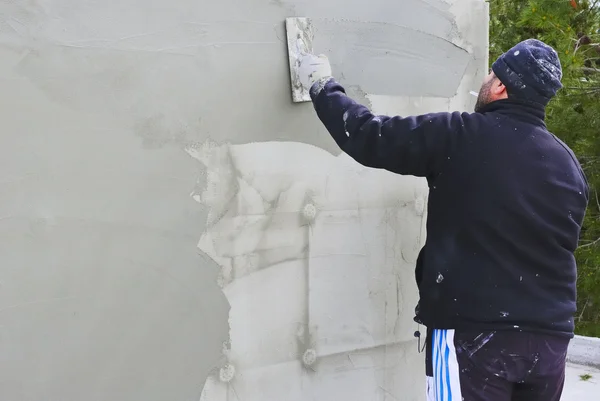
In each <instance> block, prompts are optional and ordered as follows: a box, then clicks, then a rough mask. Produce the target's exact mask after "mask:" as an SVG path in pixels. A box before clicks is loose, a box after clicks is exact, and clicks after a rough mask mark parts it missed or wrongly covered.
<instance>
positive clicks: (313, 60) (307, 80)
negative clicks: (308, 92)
mask: <svg viewBox="0 0 600 401" xmlns="http://www.w3.org/2000/svg"><path fill="white" fill-rule="evenodd" d="M298 78H299V79H300V83H301V84H302V85H303V86H304V87H305V88H306V89H311V87H312V86H313V85H314V84H315V82H319V81H324V80H327V79H328V78H331V65H330V64H329V59H328V58H327V56H325V55H323V54H321V55H319V56H315V55H314V54H308V53H307V54H304V55H303V56H302V58H300V66H299V67H298Z"/></svg>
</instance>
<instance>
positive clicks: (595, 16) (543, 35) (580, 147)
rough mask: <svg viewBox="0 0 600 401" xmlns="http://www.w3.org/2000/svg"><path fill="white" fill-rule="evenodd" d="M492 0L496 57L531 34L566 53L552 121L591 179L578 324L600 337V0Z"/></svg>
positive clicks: (580, 252)
mask: <svg viewBox="0 0 600 401" xmlns="http://www.w3.org/2000/svg"><path fill="white" fill-rule="evenodd" d="M488 1H489V4H490V60H491V61H493V60H495V59H496V58H497V57H498V56H499V55H500V54H502V53H504V52H505V51H507V50H508V49H510V48H511V47H512V46H514V45H515V44H516V43H518V42H520V41H522V40H525V39H529V38H535V39H539V40H541V41H543V42H545V43H547V44H549V45H551V46H552V47H554V48H555V49H556V50H557V52H558V54H559V56H560V60H561V64H562V66H563V85H564V89H563V90H561V91H560V92H559V94H558V96H557V97H556V98H555V99H554V100H552V102H551V103H550V104H549V106H548V109H547V120H546V122H547V125H548V129H549V130H550V131H551V132H553V133H554V134H556V135H557V136H558V137H559V138H561V139H562V140H563V141H565V142H566V143H567V144H568V145H569V146H570V147H571V148H572V149H573V150H574V152H575V154H576V155H577V157H578V159H579V161H580V163H581V165H582V166H583V169H584V171H585V173H586V175H587V178H588V181H589V184H590V205H589V207H588V211H587V214H586V218H585V221H584V227H583V230H582V233H581V238H580V247H579V249H578V251H577V254H576V256H577V261H578V268H579V277H578V283H577V287H578V309H579V310H578V313H577V316H576V321H575V323H576V331H577V332H578V333H579V334H583V335H592V336H598V337H600V194H599V192H600V0H593V1H590V0H488ZM548 202H552V199H548ZM565 213H568V211H565Z"/></svg>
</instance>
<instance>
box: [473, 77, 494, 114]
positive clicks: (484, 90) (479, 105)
mask: <svg viewBox="0 0 600 401" xmlns="http://www.w3.org/2000/svg"><path fill="white" fill-rule="evenodd" d="M493 83H494V81H493V80H490V81H489V82H485V83H484V84H483V85H481V89H480V90H479V94H478V95H477V102H476V103H475V112H476V113H479V112H480V111H481V110H482V109H483V108H484V107H485V106H487V105H488V104H490V103H491V102H492V100H491V96H490V92H491V88H492V84H493Z"/></svg>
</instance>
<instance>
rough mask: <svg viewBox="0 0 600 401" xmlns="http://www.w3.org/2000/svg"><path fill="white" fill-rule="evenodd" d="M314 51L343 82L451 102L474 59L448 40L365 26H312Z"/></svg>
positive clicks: (318, 22)
mask: <svg viewBox="0 0 600 401" xmlns="http://www.w3.org/2000/svg"><path fill="white" fill-rule="evenodd" d="M314 26H315V40H314V43H313V45H314V48H315V51H316V52H321V53H323V52H324V53H326V54H328V56H329V59H330V61H331V64H332V69H333V71H335V74H337V75H339V76H340V77H342V78H340V80H341V81H342V83H347V84H350V85H357V84H359V83H360V86H361V88H362V90H364V91H365V92H367V93H373V94H378V95H395V96H430V97H452V96H454V95H455V94H456V92H457V89H458V87H459V85H460V83H461V80H462V78H463V75H464V73H465V70H466V68H467V66H468V64H469V61H470V60H471V55H470V54H469V53H468V52H467V51H466V50H464V49H462V48H460V47H458V46H457V45H455V44H453V43H452V42H450V41H449V40H447V39H445V38H442V37H438V36H434V35H430V34H427V33H423V32H420V31H417V30H414V29H409V28H406V27H402V26H398V25H394V24H388V23H379V22H361V21H338V20H324V19H318V20H315V21H314Z"/></svg>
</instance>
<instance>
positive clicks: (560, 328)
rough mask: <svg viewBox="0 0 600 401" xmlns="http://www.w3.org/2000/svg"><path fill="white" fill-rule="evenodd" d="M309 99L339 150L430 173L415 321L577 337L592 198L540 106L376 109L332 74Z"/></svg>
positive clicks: (402, 170)
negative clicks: (582, 244)
mask: <svg viewBox="0 0 600 401" xmlns="http://www.w3.org/2000/svg"><path fill="white" fill-rule="evenodd" d="M316 87H317V85H315V86H314V87H313V90H312V91H311V95H312V98H313V104H314V106H315V109H316V111H317V114H318V116H319V118H320V119H321V121H322V122H323V124H324V125H325V127H326V128H327V130H328V131H329V133H330V134H331V136H332V137H333V139H334V140H335V141H336V142H337V144H338V145H339V147H340V148H341V149H342V150H343V151H344V152H346V153H347V154H348V155H349V156H351V157H352V158H354V159H355V160H356V161H357V162H359V163H361V164H362V165H364V166H367V167H374V168H380V169H386V170H389V171H392V172H394V173H398V174H405V175H414V176H418V177H425V178H427V182H428V184H429V190H430V192H429V203H428V220H427V240H426V243H425V246H424V247H423V249H422V250H421V252H420V254H419V258H418V261H417V266H416V280H417V285H418V287H419V293H420V301H419V304H418V306H417V308H416V317H415V320H416V321H417V322H419V323H421V324H424V325H426V326H427V327H429V328H433V329H462V330H488V329H490V330H502V329H513V330H526V331H539V332H548V333H555V334H558V335H564V336H572V335H573V329H574V327H573V315H574V313H575V310H576V286H575V285H576V277H577V266H576V263H575V258H574V255H573V253H574V251H575V249H576V248H577V244H578V240H579V233H580V231H581V225H582V221H583V218H584V214H585V210H586V207H587V203H588V198H589V188H588V184H587V181H586V178H585V175H584V173H583V171H582V169H581V166H580V165H579V163H578V161H577V159H576V157H575V155H574V154H573V152H572V151H571V150H570V149H569V148H568V147H567V146H566V145H565V144H564V143H563V142H561V141H560V140H559V139H558V138H556V137H555V136H554V135H552V134H551V133H550V132H548V130H547V129H546V125H545V123H544V118H545V111H544V108H543V106H541V105H534V104H529V103H525V102H519V101H515V100H509V99H506V100H500V101H496V102H493V103H491V104H489V105H487V106H486V107H485V109H484V110H481V111H480V112H478V113H472V114H470V113H460V112H454V113H434V114H426V115H422V116H416V117H406V118H403V117H387V116H376V115H373V114H372V113H371V112H370V111H369V110H368V109H367V108H366V107H364V106H362V105H360V104H358V103H356V102H354V101H353V100H352V99H350V98H349V97H347V96H346V94H345V92H344V89H343V88H342V86H340V85H339V84H338V83H337V82H335V81H334V80H330V81H329V82H327V83H326V84H325V86H324V88H323V89H322V90H321V91H320V92H318V91H317V90H316Z"/></svg>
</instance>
